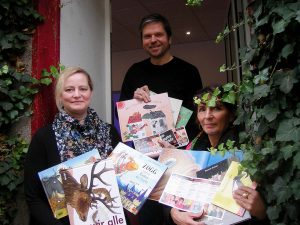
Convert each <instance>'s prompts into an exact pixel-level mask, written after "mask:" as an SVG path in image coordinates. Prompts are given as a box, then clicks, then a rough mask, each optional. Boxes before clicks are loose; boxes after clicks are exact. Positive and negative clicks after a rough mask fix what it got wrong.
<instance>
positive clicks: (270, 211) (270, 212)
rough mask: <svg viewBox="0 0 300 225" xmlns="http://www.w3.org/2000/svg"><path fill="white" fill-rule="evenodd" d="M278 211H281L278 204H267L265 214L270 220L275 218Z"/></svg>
mask: <svg viewBox="0 0 300 225" xmlns="http://www.w3.org/2000/svg"><path fill="white" fill-rule="evenodd" d="M280 212H281V207H280V206H279V205H275V206H269V207H268V208H267V214H268V217H269V218H270V219H271V220H276V219H277V218H278V216H279V213H280Z"/></svg>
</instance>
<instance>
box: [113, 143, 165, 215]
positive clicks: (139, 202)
mask: <svg viewBox="0 0 300 225" xmlns="http://www.w3.org/2000/svg"><path fill="white" fill-rule="evenodd" d="M109 158H110V159H112V161H113V162H114V166H115V171H116V175H117V181H118V185H119V190H120V195H121V200H122V204H123V207H124V208H125V209H127V210H128V211H129V212H131V213H133V214H137V213H138V212H139V210H140V209H141V207H142V206H143V204H144V203H145V201H146V200H147V198H148V196H149V194H150V193H151V191H152V190H153V188H154V187H155V185H156V184H157V182H158V181H159V179H160V178H161V176H162V175H163V173H164V172H165V170H166V169H167V166H166V165H164V164H162V163H160V162H158V161H156V160H154V159H152V158H150V157H148V156H146V155H144V154H142V153H140V152H138V151H136V150H135V149H133V148H130V147H129V146H127V145H125V144H123V143H121V142H120V143H119V144H118V145H117V146H116V147H115V149H114V150H113V151H112V153H111V154H110V156H109Z"/></svg>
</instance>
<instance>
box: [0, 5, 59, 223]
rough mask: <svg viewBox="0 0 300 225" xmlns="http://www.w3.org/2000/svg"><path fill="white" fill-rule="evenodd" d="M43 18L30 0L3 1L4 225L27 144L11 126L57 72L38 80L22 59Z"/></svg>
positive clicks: (0, 117) (0, 119)
mask: <svg viewBox="0 0 300 225" xmlns="http://www.w3.org/2000/svg"><path fill="white" fill-rule="evenodd" d="M42 21H43V18H42V17H41V16H40V15H39V14H38V13H37V12H36V11H35V10H34V8H33V5H32V1H30V0H15V1H11V0H1V2H0V162H1V163H0V192H1V195H0V223H1V224H3V225H5V224H12V223H13V219H14V218H15V214H16V212H17V205H16V202H17V201H16V197H17V193H18V190H19V188H20V186H21V184H22V183H23V164H24V163H23V162H24V158H25V154H26V151H27V147H28V143H27V141H26V140H24V139H23V138H22V137H20V136H19V135H10V134H11V133H12V131H11V127H12V125H13V124H15V123H16V122H17V121H19V120H20V119H21V118H23V117H26V116H30V115H31V114H32V111H31V104H32V102H33V98H34V96H35V94H37V93H38V91H39V89H40V88H41V87H42V86H44V85H49V84H50V83H51V82H52V79H53V77H54V76H57V74H58V71H57V69H56V68H55V67H52V68H51V71H50V72H46V71H45V72H44V73H43V74H42V76H41V79H39V80H38V79H36V78H34V77H32V76H31V74H30V73H29V72H28V69H27V66H26V64H25V63H24V62H23V61H22V57H23V55H24V53H25V52H26V49H27V47H28V46H29V45H30V44H31V36H32V34H33V33H34V32H35V29H36V27H37V26H38V25H39V24H40V23H41V22H42Z"/></svg>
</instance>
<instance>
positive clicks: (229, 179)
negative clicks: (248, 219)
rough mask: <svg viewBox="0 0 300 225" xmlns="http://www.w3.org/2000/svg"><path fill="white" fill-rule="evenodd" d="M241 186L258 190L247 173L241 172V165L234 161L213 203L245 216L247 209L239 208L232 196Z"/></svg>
mask: <svg viewBox="0 0 300 225" xmlns="http://www.w3.org/2000/svg"><path fill="white" fill-rule="evenodd" d="M241 185H245V186H248V187H251V188H253V189H255V188H256V187H255V185H254V183H253V182H252V181H251V179H250V176H249V175H248V174H247V173H246V172H244V171H241V168H240V163H239V162H235V161H232V162H231V164H230V166H229V168H228V170H227V172H226V173H225V176H224V178H223V180H222V182H221V185H220V187H219V189H218V191H217V192H216V194H215V196H214V198H213V200H212V203H213V204H214V205H216V206H219V207H221V208H224V209H226V210H228V211H230V212H232V213H235V214H237V215H239V216H243V215H244V212H245V209H244V208H242V207H241V206H239V205H238V204H237V203H236V201H235V200H234V198H233V196H232V193H233V192H234V191H235V190H236V189H237V188H238V187H239V186H241Z"/></svg>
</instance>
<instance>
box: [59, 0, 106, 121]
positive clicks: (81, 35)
mask: <svg viewBox="0 0 300 225" xmlns="http://www.w3.org/2000/svg"><path fill="white" fill-rule="evenodd" d="M61 4H62V8H61V28H60V62H61V63H62V64H63V65H65V66H80V67H82V68H83V69H85V70H86V71H87V72H88V73H89V74H90V75H91V76H92V79H93V81H94V93H93V95H94V96H93V100H92V107H93V108H94V109H95V110H96V111H97V112H98V113H99V116H100V118H102V119H103V120H105V121H107V122H111V66H110V64H111V61H110V58H111V57H110V56H111V54H110V12H111V9H110V1H109V0H101V1H99V0H84V1H70V0H61Z"/></svg>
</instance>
